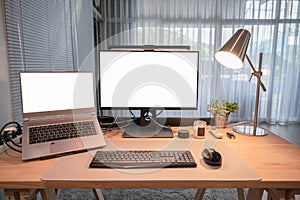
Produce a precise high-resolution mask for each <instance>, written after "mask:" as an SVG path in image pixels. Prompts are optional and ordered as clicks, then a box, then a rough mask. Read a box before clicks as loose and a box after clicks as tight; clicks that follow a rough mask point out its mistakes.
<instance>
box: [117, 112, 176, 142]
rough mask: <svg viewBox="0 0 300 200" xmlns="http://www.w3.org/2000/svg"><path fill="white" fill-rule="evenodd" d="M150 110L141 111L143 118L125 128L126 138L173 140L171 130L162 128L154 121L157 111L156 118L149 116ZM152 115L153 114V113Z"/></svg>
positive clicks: (124, 135)
mask: <svg viewBox="0 0 300 200" xmlns="http://www.w3.org/2000/svg"><path fill="white" fill-rule="evenodd" d="M149 113H150V112H149V110H141V117H140V118H137V119H136V120H134V121H133V122H132V123H131V124H130V125H128V126H126V127H124V128H123V129H124V134H123V137H124V138H173V137H174V135H173V131H172V129H171V128H168V127H165V126H163V125H162V126H160V125H158V124H156V123H155V122H154V121H153V120H156V115H155V114H156V111H154V116H153V114H152V116H149ZM151 113H152V112H151Z"/></svg>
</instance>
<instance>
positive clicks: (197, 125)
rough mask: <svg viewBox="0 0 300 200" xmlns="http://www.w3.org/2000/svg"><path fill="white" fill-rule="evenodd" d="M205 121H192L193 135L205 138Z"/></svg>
mask: <svg viewBox="0 0 300 200" xmlns="http://www.w3.org/2000/svg"><path fill="white" fill-rule="evenodd" d="M206 127H207V125H206V122H205V121H203V120H196V121H194V137H195V138H199V139H203V138H205V134H206Z"/></svg>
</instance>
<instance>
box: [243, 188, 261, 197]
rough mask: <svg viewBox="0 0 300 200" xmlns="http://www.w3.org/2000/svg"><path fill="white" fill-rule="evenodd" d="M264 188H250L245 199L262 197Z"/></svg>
mask: <svg viewBox="0 0 300 200" xmlns="http://www.w3.org/2000/svg"><path fill="white" fill-rule="evenodd" d="M263 192H264V189H261V188H250V189H249V190H248V194H247V198H246V199H247V200H258V199H261V198H262V195H263Z"/></svg>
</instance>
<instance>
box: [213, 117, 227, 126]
mask: <svg viewBox="0 0 300 200" xmlns="http://www.w3.org/2000/svg"><path fill="white" fill-rule="evenodd" d="M228 117H229V114H227V115H215V123H216V128H226V126H227V123H228Z"/></svg>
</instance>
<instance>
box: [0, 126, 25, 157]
mask: <svg viewBox="0 0 300 200" xmlns="http://www.w3.org/2000/svg"><path fill="white" fill-rule="evenodd" d="M12 124H15V125H16V127H12V126H11V125H12ZM19 135H22V128H21V125H20V124H19V123H18V122H14V121H12V122H8V123H6V124H5V125H4V126H3V127H2V128H1V130H0V140H2V141H3V143H4V144H6V146H7V147H9V148H10V149H12V150H14V151H16V152H19V153H22V150H19V149H16V148H14V147H13V146H11V145H10V144H9V143H8V142H11V143H12V144H13V145H15V146H17V147H20V148H21V147H22V146H21V145H19V144H17V143H15V142H14V141H13V139H14V138H15V137H17V136H19Z"/></svg>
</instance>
